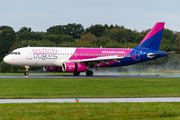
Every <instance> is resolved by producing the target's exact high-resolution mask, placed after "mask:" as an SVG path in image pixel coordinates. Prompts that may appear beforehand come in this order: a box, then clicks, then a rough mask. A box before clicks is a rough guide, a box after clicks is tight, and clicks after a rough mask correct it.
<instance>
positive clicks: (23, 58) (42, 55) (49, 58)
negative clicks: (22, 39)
mask: <svg viewBox="0 0 180 120" xmlns="http://www.w3.org/2000/svg"><path fill="white" fill-rule="evenodd" d="M74 51H75V48H63V47H59V48H57V47H24V48H19V49H16V50H14V51H12V53H11V54H9V55H7V56H6V57H5V58H4V61H5V62H6V63H8V64H11V65H16V66H37V67H39V66H43V67H45V66H52V67H53V66H62V63H64V62H65V61H66V60H68V59H69V58H70V57H71V56H72V54H73V53H74Z"/></svg>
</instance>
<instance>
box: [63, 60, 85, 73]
mask: <svg viewBox="0 0 180 120" xmlns="http://www.w3.org/2000/svg"><path fill="white" fill-rule="evenodd" d="M62 70H63V72H85V71H86V70H87V66H86V65H85V64H82V63H70V62H67V63H63V64H62Z"/></svg>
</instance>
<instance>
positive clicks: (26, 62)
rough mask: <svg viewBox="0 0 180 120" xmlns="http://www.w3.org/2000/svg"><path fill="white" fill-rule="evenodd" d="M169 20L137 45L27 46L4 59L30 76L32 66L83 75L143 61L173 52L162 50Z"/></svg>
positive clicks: (157, 26) (155, 27) (90, 74)
mask: <svg viewBox="0 0 180 120" xmlns="http://www.w3.org/2000/svg"><path fill="white" fill-rule="evenodd" d="M164 25H165V22H157V23H156V24H155V25H154V26H153V28H152V29H151V30H150V31H149V32H148V34H147V35H146V36H145V37H144V39H143V40H142V41H141V42H140V44H139V45H138V46H137V47H135V48H132V49H130V48H128V49H125V48H102V47H100V48H73V47H29V46H28V47H23V48H18V49H15V50H13V51H12V52H11V53H10V54H9V55H7V56H5V57H4V59H3V60H4V62H5V63H7V64H10V65H15V66H24V67H25V69H26V72H25V73H24V74H25V75H26V76H28V75H29V71H28V69H29V66H33V67H34V66H35V67H43V69H44V70H45V71H49V72H72V73H73V75H74V76H79V75H80V72H86V75H87V76H92V75H93V71H92V70H91V69H92V68H97V67H119V66H126V65H132V64H137V63H141V62H144V61H149V60H153V59H156V58H160V57H164V56H167V55H168V54H169V53H173V51H172V52H165V51H159V46H160V42H161V38H162V34H163V29H164Z"/></svg>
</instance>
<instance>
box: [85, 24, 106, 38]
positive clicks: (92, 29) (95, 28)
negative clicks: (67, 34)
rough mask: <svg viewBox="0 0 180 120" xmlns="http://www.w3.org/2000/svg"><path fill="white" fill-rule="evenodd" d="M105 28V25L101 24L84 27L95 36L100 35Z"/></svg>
mask: <svg viewBox="0 0 180 120" xmlns="http://www.w3.org/2000/svg"><path fill="white" fill-rule="evenodd" d="M105 30H106V27H105V26H102V25H95V26H94V25H92V26H91V27H90V28H87V29H86V33H88V32H90V33H92V34H94V35H95V36H96V37H101V36H102V35H103V33H104V31H105Z"/></svg>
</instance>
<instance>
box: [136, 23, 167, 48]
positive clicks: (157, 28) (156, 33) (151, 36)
mask: <svg viewBox="0 0 180 120" xmlns="http://www.w3.org/2000/svg"><path fill="white" fill-rule="evenodd" d="M164 24H165V22H157V23H156V24H155V25H154V27H153V28H152V29H151V30H150V31H149V33H148V34H147V35H146V36H145V37H144V39H143V40H142V41H141V42H140V44H139V45H138V46H137V47H136V48H150V49H152V50H159V46H160V42H161V38H162V33H163V29H164Z"/></svg>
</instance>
